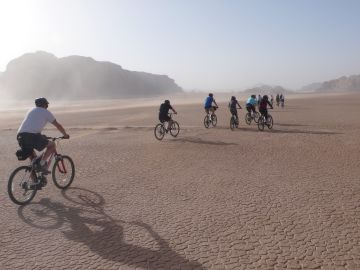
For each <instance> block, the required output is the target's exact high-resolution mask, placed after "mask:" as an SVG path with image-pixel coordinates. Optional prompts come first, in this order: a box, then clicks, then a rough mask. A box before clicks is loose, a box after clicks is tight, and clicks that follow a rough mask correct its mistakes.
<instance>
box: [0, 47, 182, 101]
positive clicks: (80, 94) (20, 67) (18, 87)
mask: <svg viewBox="0 0 360 270" xmlns="http://www.w3.org/2000/svg"><path fill="white" fill-rule="evenodd" d="M0 87H2V88H3V89H5V90H6V91H7V92H9V93H11V95H12V96H13V97H15V98H19V99H27V98H34V97H38V96H46V97H49V98H62V99H94V98H131V97H152V96H158V95H164V94H172V93H177V92H182V89H181V88H180V87H179V86H178V85H177V84H176V83H175V82H174V80H173V79H171V78H169V77H168V76H166V75H156V74H150V73H145V72H136V71H129V70H125V69H123V68H122V67H121V66H119V65H116V64H114V63H111V62H99V61H95V60H94V59H92V58H90V57H82V56H69V57H64V58H57V57H56V56H54V55H52V54H50V53H47V52H36V53H29V54H25V55H23V56H21V57H19V58H17V59H14V60H13V61H11V62H10V63H9V64H8V65H7V68H6V71H5V72H3V73H2V75H1V76H0Z"/></svg>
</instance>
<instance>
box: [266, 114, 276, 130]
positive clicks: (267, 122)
mask: <svg viewBox="0 0 360 270" xmlns="http://www.w3.org/2000/svg"><path fill="white" fill-rule="evenodd" d="M266 125H267V127H268V128H269V129H272V127H273V125H274V120H273V118H272V116H271V115H270V114H269V115H268V119H267V121H266Z"/></svg>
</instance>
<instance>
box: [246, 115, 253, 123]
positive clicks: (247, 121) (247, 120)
mask: <svg viewBox="0 0 360 270" xmlns="http://www.w3.org/2000/svg"><path fill="white" fill-rule="evenodd" d="M251 119H252V118H251V114H250V113H247V114H245V122H246V124H248V125H250V124H251Z"/></svg>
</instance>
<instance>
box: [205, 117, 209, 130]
mask: <svg viewBox="0 0 360 270" xmlns="http://www.w3.org/2000/svg"><path fill="white" fill-rule="evenodd" d="M204 126H205V127H206V128H209V126H210V118H209V115H205V117H204Z"/></svg>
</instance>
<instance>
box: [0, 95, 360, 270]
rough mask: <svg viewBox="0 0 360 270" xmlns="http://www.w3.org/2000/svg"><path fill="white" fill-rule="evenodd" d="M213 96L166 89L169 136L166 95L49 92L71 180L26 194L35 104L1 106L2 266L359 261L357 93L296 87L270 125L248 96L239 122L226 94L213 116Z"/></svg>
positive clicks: (326, 264)
mask: <svg viewBox="0 0 360 270" xmlns="http://www.w3.org/2000/svg"><path fill="white" fill-rule="evenodd" d="M189 95H190V94H189ZM215 96H216V94H215ZM204 97H205V94H204V95H203V96H196V97H195V98H194V99H191V98H190V97H189V96H188V97H186V98H182V99H181V98H175V97H174V98H171V100H172V101H173V104H174V107H175V108H176V110H177V111H178V112H179V114H178V115H176V116H175V119H176V120H177V121H178V122H179V123H180V126H181V131H180V134H179V136H178V137H177V138H173V137H171V136H169V135H166V136H165V138H164V140H163V141H157V140H156V139H155V137H154V133H153V129H154V126H155V124H156V123H157V122H158V121H157V112H158V106H159V104H160V102H161V101H162V99H157V100H152V101H151V100H132V101H131V102H130V103H127V102H121V101H108V102H106V101H95V102H83V103H81V102H78V103H71V104H65V105H64V104H63V105H61V104H60V103H58V104H57V101H56V100H50V107H49V109H50V110H51V111H52V112H54V114H55V116H56V118H57V120H58V121H59V122H60V123H62V124H63V125H64V127H65V128H66V129H67V131H68V133H69V134H70V136H71V139H70V140H67V141H62V142H61V145H60V150H59V152H61V153H64V154H68V155H70V156H71V157H72V158H73V159H74V161H75V166H76V176H75V180H74V182H73V184H72V186H71V187H70V188H69V189H67V190H66V191H63V192H61V191H60V190H59V189H57V188H56V187H55V185H54V184H53V183H52V181H51V179H50V177H49V183H48V185H47V186H46V187H45V188H44V189H43V190H42V191H39V192H38V193H37V195H36V197H35V198H34V200H33V201H32V202H31V203H30V204H29V205H26V206H23V207H19V206H17V205H15V204H13V203H12V202H11V201H10V199H9V197H8V194H7V181H8V177H9V175H10V173H11V172H12V170H13V169H15V167H17V166H19V165H20V164H25V163H26V162H19V161H17V159H16V157H15V155H14V152H15V151H16V149H17V142H16V139H15V135H16V131H17V128H18V126H19V124H20V122H21V120H22V118H23V116H24V113H25V111H26V109H27V108H29V107H31V106H32V104H30V103H29V104H27V105H26V104H25V105H24V107H23V108H21V109H12V110H10V109H4V108H3V109H2V110H1V112H0V137H1V140H0V147H1V155H0V212H1V219H0V269H123V270H125V269H151V270H160V269H164V270H167V269H169V270H170V269H172V270H175V269H182V270H183V269H184V270H185V269H221V270H226V269H360V151H359V150H360V94H332V95H330V94H329V95H323V96H321V95H312V94H302V95H294V96H290V95H289V96H287V97H286V98H287V99H286V106H285V108H284V109H280V108H277V107H275V109H274V110H272V111H270V113H271V114H272V116H273V118H274V127H273V130H268V129H266V128H265V131H263V132H260V131H258V129H257V126H255V125H254V124H252V125H250V126H248V125H246V124H245V123H244V115H245V110H240V111H239V115H240V119H241V121H240V127H239V129H237V130H235V131H231V130H230V129H229V119H230V114H229V112H228V110H227V106H226V102H225V99H223V100H222V102H220V108H219V110H218V111H217V115H218V118H219V120H218V126H217V127H216V128H210V129H205V128H204V126H203V118H204V112H203V109H202V102H203V99H204ZM243 103H244V98H242V99H241V104H243ZM18 108H19V107H18ZM48 127H49V126H48ZM49 128H51V127H49ZM44 133H46V134H48V135H57V134H58V133H57V132H56V131H55V130H54V129H49V130H46V131H45V132H44Z"/></svg>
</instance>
